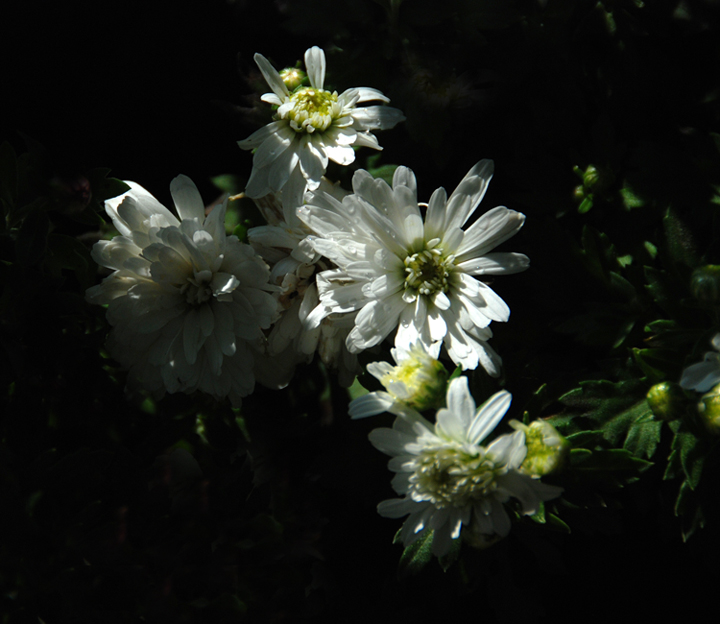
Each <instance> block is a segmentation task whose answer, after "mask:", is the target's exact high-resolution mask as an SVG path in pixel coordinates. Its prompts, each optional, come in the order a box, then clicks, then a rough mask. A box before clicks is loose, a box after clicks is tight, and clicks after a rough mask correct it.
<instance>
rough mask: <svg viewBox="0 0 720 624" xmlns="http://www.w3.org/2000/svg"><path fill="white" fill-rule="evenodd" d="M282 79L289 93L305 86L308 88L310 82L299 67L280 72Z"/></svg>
mask: <svg viewBox="0 0 720 624" xmlns="http://www.w3.org/2000/svg"><path fill="white" fill-rule="evenodd" d="M279 73H280V78H281V79H282V81H283V82H284V83H285V86H286V87H287V88H288V91H294V90H295V89H297V88H298V87H301V86H303V85H305V86H307V85H308V84H310V83H309V82H308V77H307V74H306V73H305V72H304V71H303V70H302V69H300V68H299V67H286V68H285V69H282V70H280V72H279Z"/></svg>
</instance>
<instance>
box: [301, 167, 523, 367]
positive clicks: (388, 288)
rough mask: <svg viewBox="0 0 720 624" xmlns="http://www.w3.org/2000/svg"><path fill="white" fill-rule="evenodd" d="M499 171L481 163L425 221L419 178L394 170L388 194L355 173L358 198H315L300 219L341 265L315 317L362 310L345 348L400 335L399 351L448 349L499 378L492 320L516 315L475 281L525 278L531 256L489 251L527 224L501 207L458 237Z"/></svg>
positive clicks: (326, 275) (321, 285)
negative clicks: (518, 275) (414, 347)
mask: <svg viewBox="0 0 720 624" xmlns="http://www.w3.org/2000/svg"><path fill="white" fill-rule="evenodd" d="M492 172H493V163H492V161H490V160H482V161H480V162H479V163H477V164H476V165H475V166H474V167H473V168H472V169H471V170H470V171H469V172H468V174H467V175H466V176H465V178H464V179H463V180H462V181H461V182H460V184H459V185H458V187H457V189H455V191H454V192H453V193H452V195H451V196H450V197H449V198H448V197H447V195H446V193H445V190H444V189H443V188H440V189H438V190H437V191H435V193H433V195H432V197H431V198H430V202H429V204H428V205H427V209H426V211H425V215H424V219H423V214H422V213H421V211H420V206H419V204H418V201H417V188H416V181H415V176H414V175H413V173H412V171H410V169H407V168H406V167H398V169H397V170H396V171H395V175H394V178H393V186H392V188H390V186H388V184H387V183H386V182H384V181H383V180H376V179H374V178H373V177H372V176H371V175H370V174H369V173H367V172H366V171H363V170H359V171H357V172H356V173H355V175H354V177H353V190H354V194H353V195H349V196H348V197H346V198H345V199H343V200H342V202H340V201H338V200H336V199H335V198H333V197H331V196H329V195H328V194H327V193H324V192H322V191H321V190H318V191H317V192H313V193H312V194H310V195H309V198H308V203H307V205H305V206H302V207H300V208H298V211H297V212H298V216H299V217H300V219H302V220H303V221H304V222H305V223H306V224H307V225H308V227H310V228H311V229H312V230H313V231H314V232H315V233H316V234H317V237H316V238H314V239H313V240H312V243H313V245H314V247H315V249H316V251H317V252H318V253H320V254H322V255H324V256H326V257H327V258H329V259H330V260H332V261H333V262H334V263H335V264H336V265H337V266H338V269H337V270H333V271H325V272H323V273H321V274H320V275H319V276H318V279H317V284H318V293H319V295H320V304H321V305H320V307H319V308H318V310H317V311H316V312H315V313H314V314H311V315H310V319H311V320H314V321H315V322H317V320H318V319H320V318H322V317H323V316H326V315H329V314H333V313H334V314H338V313H345V312H354V311H359V312H358V315H357V319H356V323H355V327H354V328H353V330H352V331H351V332H350V334H349V335H348V339H347V346H348V349H349V350H350V351H351V352H352V353H358V352H360V351H362V350H364V349H367V348H369V347H372V346H374V345H376V344H378V343H379V342H380V341H382V340H383V339H384V338H385V337H386V336H387V335H388V334H389V333H390V332H392V331H393V330H394V329H395V328H396V327H397V333H396V335H395V346H397V347H402V348H404V349H406V350H407V349H410V345H412V344H415V343H421V344H423V345H424V346H425V348H426V349H429V348H430V345H432V344H433V343H435V342H438V341H440V342H442V343H443V344H444V345H445V347H446V349H447V352H448V354H449V355H450V358H451V359H452V360H453V362H455V363H456V364H458V365H461V366H462V367H463V368H464V369H472V368H476V367H477V366H478V363H481V364H482V366H483V367H484V368H485V370H487V371H488V373H489V374H491V375H493V376H497V375H499V370H500V358H499V357H498V355H497V354H496V353H495V352H494V351H493V350H492V349H491V348H490V346H489V345H488V344H487V341H488V340H489V339H490V338H491V337H492V332H491V331H490V329H489V328H488V325H489V324H490V323H491V321H501V322H502V321H507V320H508V318H509V316H510V310H509V308H508V307H507V305H506V304H505V302H504V301H503V300H502V299H501V298H500V297H498V296H497V295H496V294H495V292H493V290H492V289H491V288H490V287H489V286H487V284H485V283H483V282H482V281H480V280H479V279H477V277H479V276H485V275H501V274H510V273H517V272H519V271H523V270H525V269H526V268H527V267H528V263H529V261H528V258H527V256H525V255H523V254H519V253H489V252H490V251H491V250H492V249H493V248H494V247H495V246H497V245H499V244H500V243H502V242H503V241H505V240H507V239H508V238H510V237H511V236H513V235H514V234H515V233H516V232H517V231H518V230H519V229H520V228H521V227H522V225H523V223H524V221H525V216H524V215H523V214H521V213H519V212H515V211H514V210H509V209H507V208H505V207H504V206H498V207H496V208H493V209H492V210H489V211H488V212H486V213H485V214H483V215H481V216H480V217H479V218H478V219H477V220H476V221H475V223H473V224H472V225H470V226H469V227H468V228H467V229H462V228H463V227H464V226H465V224H466V223H467V221H468V220H469V219H470V217H471V216H472V214H473V212H474V211H475V209H476V208H477V206H478V205H479V203H480V201H481V200H482V197H483V195H484V194H485V191H486V190H487V186H488V183H489V182H490V179H491V177H492Z"/></svg>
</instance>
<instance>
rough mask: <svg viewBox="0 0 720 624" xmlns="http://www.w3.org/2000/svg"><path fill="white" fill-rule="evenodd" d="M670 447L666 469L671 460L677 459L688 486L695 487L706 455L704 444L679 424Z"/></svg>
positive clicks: (698, 481)
mask: <svg viewBox="0 0 720 624" xmlns="http://www.w3.org/2000/svg"><path fill="white" fill-rule="evenodd" d="M671 449H672V450H671V453H670V457H669V458H668V464H669V465H668V469H669V468H670V463H671V462H674V461H677V460H679V464H680V467H681V468H682V471H683V473H684V474H685V481H686V483H687V485H688V487H689V488H690V489H693V490H694V489H696V488H697V486H698V484H699V483H700V477H701V476H702V469H703V465H704V464H705V459H706V457H707V451H708V449H707V448H706V445H705V444H704V442H703V441H702V440H701V439H699V438H698V437H697V436H696V435H695V434H694V433H693V432H692V431H688V430H687V429H685V427H684V426H683V425H681V426H680V427H679V429H678V431H677V432H676V433H675V437H674V438H673V441H672V446H671ZM666 473H667V471H666Z"/></svg>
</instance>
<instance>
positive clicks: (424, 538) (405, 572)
mask: <svg viewBox="0 0 720 624" xmlns="http://www.w3.org/2000/svg"><path fill="white" fill-rule="evenodd" d="M395 537H396V539H397V535H396V536H395ZM432 541H433V531H432V530H431V529H426V530H425V531H423V534H422V535H420V537H418V539H416V540H415V541H414V542H413V543H412V544H410V545H409V546H407V547H406V548H405V550H403V554H402V555H401V556H400V563H399V564H398V576H399V577H400V578H405V577H407V576H413V575H415V574H417V573H418V572H420V571H421V570H422V569H423V568H424V567H425V566H426V565H427V564H428V562H429V561H430V559H432V557H433V554H432Z"/></svg>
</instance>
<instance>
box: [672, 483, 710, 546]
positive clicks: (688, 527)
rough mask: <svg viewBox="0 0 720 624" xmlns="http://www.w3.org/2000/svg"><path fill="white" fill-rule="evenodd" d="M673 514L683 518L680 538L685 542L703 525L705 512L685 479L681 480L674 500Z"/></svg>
mask: <svg viewBox="0 0 720 624" xmlns="http://www.w3.org/2000/svg"><path fill="white" fill-rule="evenodd" d="M675 515H676V516H678V517H680V518H682V519H683V523H682V528H681V532H682V538H683V541H684V542H687V541H688V540H689V539H690V538H691V537H692V535H693V534H694V533H695V531H697V530H698V529H702V528H703V527H704V526H705V514H704V513H703V510H702V506H701V505H700V501H699V500H698V496H697V494H696V493H695V492H694V491H693V489H692V488H691V487H690V484H689V483H688V482H687V481H683V482H682V485H680V490H679V491H678V497H677V499H676V500H675Z"/></svg>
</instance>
